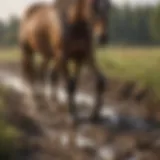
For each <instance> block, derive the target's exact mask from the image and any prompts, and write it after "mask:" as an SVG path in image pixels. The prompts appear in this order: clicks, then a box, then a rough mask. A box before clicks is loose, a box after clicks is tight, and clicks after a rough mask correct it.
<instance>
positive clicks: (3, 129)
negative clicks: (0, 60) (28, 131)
mask: <svg viewBox="0 0 160 160" xmlns="http://www.w3.org/2000/svg"><path fill="white" fill-rule="evenodd" d="M4 92H5V89H4V88H2V87H1V88H0V159H8V158H9V157H11V156H12V154H13V153H14V151H15V149H16V142H17V139H18V137H19V136H20V133H19V132H18V130H17V129H16V128H14V127H13V126H12V125H11V124H9V123H8V122H7V121H5V119H4V116H3V113H4V110H5V103H4V99H3V98H4V97H3V96H4V95H5V94H4Z"/></svg>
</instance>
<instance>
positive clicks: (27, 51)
mask: <svg viewBox="0 0 160 160" xmlns="http://www.w3.org/2000/svg"><path fill="white" fill-rule="evenodd" d="M21 52H22V72H23V76H24V78H25V79H26V80H27V82H29V84H30V85H31V86H33V84H34V78H35V70H34V57H33V51H32V49H31V48H30V47H29V45H27V44H22V45H21Z"/></svg>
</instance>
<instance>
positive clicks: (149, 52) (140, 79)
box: [97, 47, 160, 99]
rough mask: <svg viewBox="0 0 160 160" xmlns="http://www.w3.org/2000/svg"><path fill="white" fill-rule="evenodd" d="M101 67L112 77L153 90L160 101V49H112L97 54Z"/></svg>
mask: <svg viewBox="0 0 160 160" xmlns="http://www.w3.org/2000/svg"><path fill="white" fill-rule="evenodd" d="M97 57H98V60H99V66H100V67H101V69H102V70H103V71H104V73H105V74H106V75H108V76H110V77H113V78H116V79H121V80H132V81H135V82H137V83H138V84H139V85H141V86H143V87H149V88H151V89H152V90H153V91H154V93H155V95H156V96H157V98H158V99H160V83H159V82H160V74H159V73H160V48H145V47H144V48H138V47H136V48H123V47H119V48H112V47H109V48H108V49H105V50H100V51H99V53H97Z"/></svg>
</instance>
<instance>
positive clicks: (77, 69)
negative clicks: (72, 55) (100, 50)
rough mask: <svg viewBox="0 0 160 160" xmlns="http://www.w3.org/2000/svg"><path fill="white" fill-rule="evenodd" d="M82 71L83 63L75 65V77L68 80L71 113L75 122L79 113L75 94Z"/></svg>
mask: <svg viewBox="0 0 160 160" xmlns="http://www.w3.org/2000/svg"><path fill="white" fill-rule="evenodd" d="M80 69H81V63H79V62H76V63H75V73H74V76H73V77H69V78H68V85H67V90H68V100H69V111H70V114H71V115H72V117H73V118H74V119H75V120H78V113H77V110H76V104H75V100H74V96H75V92H76V89H77V83H78V80H79V75H80Z"/></svg>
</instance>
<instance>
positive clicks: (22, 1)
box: [0, 0, 160, 20]
mask: <svg viewBox="0 0 160 160" xmlns="http://www.w3.org/2000/svg"><path fill="white" fill-rule="evenodd" d="M40 1H46V2H50V1H53V0H0V18H2V19H4V20H5V19H7V18H8V17H9V16H10V15H12V14H16V15H21V13H23V11H24V9H25V8H26V7H27V6H28V5H30V4H32V3H34V2H40ZM111 1H112V2H113V3H114V4H117V5H123V4H125V3H129V4H131V5H137V4H138V5H141V4H156V3H157V2H160V0H111Z"/></svg>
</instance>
